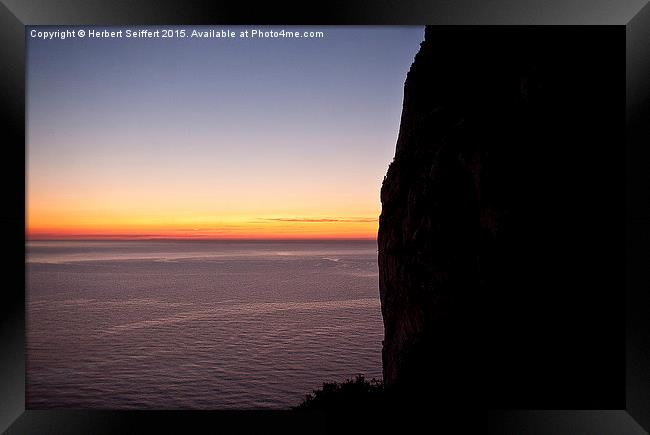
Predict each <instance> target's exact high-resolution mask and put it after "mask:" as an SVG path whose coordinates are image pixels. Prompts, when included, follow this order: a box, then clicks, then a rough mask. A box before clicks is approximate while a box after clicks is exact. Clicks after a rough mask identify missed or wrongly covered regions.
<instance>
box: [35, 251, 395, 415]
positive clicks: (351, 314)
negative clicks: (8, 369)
mask: <svg viewBox="0 0 650 435" xmlns="http://www.w3.org/2000/svg"><path fill="white" fill-rule="evenodd" d="M26 260H27V265H26V270H27V275H26V307H27V314H26V316H27V319H26V323H27V324H26V331H27V337H26V338H27V354H26V359H27V365H26V369H27V385H26V388H27V393H26V396H27V398H26V400H27V407H28V408H31V409H40V408H99V409H109V408H110V409H131V408H134V409H136V408H137V409H143V408H146V409H175V408H182V409H187V408H194V409H260V408H271V409H282V408H289V407H291V406H295V405H298V404H299V403H300V402H301V401H302V400H303V399H304V396H305V394H307V393H310V392H311V391H312V390H313V389H316V388H319V387H320V386H321V385H322V383H323V382H325V381H343V380H345V379H346V378H349V377H353V376H355V375H356V374H358V373H362V374H364V375H365V376H366V377H367V378H373V377H375V378H378V379H380V378H381V340H382V338H383V324H382V319H381V310H380V303H379V292H378V289H377V288H378V287H377V283H378V273H377V248H376V242H374V241H324V242H306V241H289V242H258V241H155V240H154V241H65V242H63V241H47V242H37V241H30V242H28V244H27V259H26Z"/></svg>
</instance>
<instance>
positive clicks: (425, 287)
mask: <svg viewBox="0 0 650 435" xmlns="http://www.w3.org/2000/svg"><path fill="white" fill-rule="evenodd" d="M611 34H612V33H611V32H610V33H606V32H605V31H599V30H596V29H593V28H591V29H587V30H584V31H581V30H576V29H575V28H574V29H566V30H563V29H559V28H546V29H533V28H525V29H524V28H516V27H515V28H494V27H492V28H489V27H488V28H476V27H473V28H464V27H460V28H459V27H456V28H449V27H427V28H426V30H425V38H424V41H423V42H422V44H421V48H420V50H419V52H418V54H417V55H416V57H415V61H414V62H413V65H412V66H411V69H410V71H409V73H408V76H407V79H406V82H405V86H404V100H403V112H402V118H401V124H400V130H399V136H398V140H397V146H396V151H395V158H394V161H393V162H392V163H391V165H390V167H389V169H388V172H387V174H386V177H385V179H384V182H383V185H382V189H381V203H382V213H381V216H380V220H379V234H378V248H379V254H378V258H379V288H380V296H381V304H382V314H383V318H384V329H385V338H384V343H383V371H384V373H383V375H384V383H385V387H386V390H387V391H393V392H399V391H407V392H408V393H409V394H406V395H404V397H414V395H415V396H417V395H418V394H420V393H421V394H426V396H427V398H428V400H434V401H437V402H439V403H442V404H449V405H451V406H458V403H459V401H463V402H467V401H468V400H469V401H472V400H477V401H478V400H482V399H481V396H482V395H483V394H484V392H485V391H487V392H488V393H487V394H489V395H491V397H492V399H494V400H495V402H496V403H497V404H498V405H500V406H503V407H507V406H509V404H510V402H509V401H510V400H512V401H513V402H512V403H515V401H516V406H521V404H522V403H528V404H529V405H530V406H531V407H535V406H539V405H540V403H541V402H543V400H544V399H545V398H548V397H551V396H553V397H556V396H557V395H558V392H559V394H560V395H561V394H563V393H562V391H566V386H567V385H569V386H570V388H571V391H572V392H573V394H574V395H573V396H571V394H569V395H568V396H566V397H567V403H573V402H571V400H572V399H573V398H577V397H578V396H577V395H580V397H581V398H586V397H590V398H591V399H592V401H593V400H595V401H594V404H601V405H602V404H603V403H605V402H606V401H607V400H608V399H603V400H605V402H598V400H597V398H605V397H606V395H608V394H611V393H612V391H615V390H616V388H617V387H616V386H615V384H616V383H617V382H618V381H620V379H618V378H616V376H618V375H613V376H614V377H611V376H610V377H608V376H605V377H603V373H614V372H613V371H612V369H613V368H615V367H617V365H618V364H619V363H620V360H619V357H614V356H612V355H613V354H612V353H611V352H610V351H611V350H612V348H613V346H615V339H614V338H612V337H613V334H615V332H614V331H615V330H617V329H611V328H617V327H620V326H616V327H614V326H613V325H614V324H615V323H614V319H613V318H608V317H607V316H606V315H605V314H604V311H603V310H604V309H605V308H606V307H607V306H608V304H618V303H619V302H620V301H618V300H616V299H614V298H611V296H610V295H607V294H605V293H603V292H601V291H599V290H595V289H597V288H600V285H605V286H606V285H608V284H612V283H613V282H614V281H613V280H615V279H616V280H618V279H620V276H616V277H615V274H614V273H613V272H614V271H613V270H612V267H613V266H614V264H613V263H612V261H611V256H608V255H607V254H606V253H605V251H604V250H603V249H604V248H608V247H611V246H612V244H614V243H616V241H615V239H614V238H612V237H615V236H610V234H609V233H608V234H604V232H603V231H602V228H603V227H604V226H605V227H606V226H610V225H613V224H616V223H617V222H616V221H615V216H614V214H613V213H611V212H607V211H606V210H605V209H604V208H605V207H607V206H606V205H605V204H608V201H611V200H612V198H614V196H612V192H611V190H612V189H615V184H613V183H614V182H612V181H611V180H612V177H615V176H618V175H620V174H619V173H618V172H617V170H618V169H617V166H616V165H618V164H619V163H620V161H618V160H617V159H618V158H619V157H620V156H619V155H618V154H617V153H616V152H615V151H614V150H613V149H612V147H613V146H614V144H615V143H616V141H617V140H620V136H617V135H618V134H619V131H620V130H619V127H621V126H622V118H621V119H620V120H619V119H618V118H617V116H619V115H620V113H619V111H620V109H621V107H622V106H621V107H618V106H617V105H616V103H617V102H619V103H623V102H624V101H623V100H622V99H621V97H620V91H621V90H622V88H621V84H620V82H617V81H616V78H617V77H619V76H618V75H619V74H620V75H621V76H620V78H621V79H623V77H624V75H623V74H624V70H622V69H621V68H620V66H618V67H614V66H611V65H610V64H606V63H604V62H603V61H602V59H611V58H612V53H613V48H612V47H613V44H614V42H620V41H618V40H616V41H612V40H611ZM608 38H609V39H608ZM600 54H602V55H603V56H602V57H601V56H600ZM621 65H623V63H621ZM617 83H619V84H617ZM619 100H620V101H619ZM607 147H610V149H609V151H608V148H607ZM609 159H611V160H609ZM603 164H605V165H606V166H604V167H603ZM617 183H618V182H617ZM618 185H620V183H619V184H616V186H618ZM617 194H620V192H619V193H617ZM610 203H611V202H610ZM599 269H600V270H601V273H600V274H598V273H595V271H597V270H599ZM619 320H620V318H619ZM583 327H584V328H587V329H588V330H589V333H586V332H585V330H583V329H581V328H583ZM589 328H591V329H589ZM576 331H578V332H576ZM576 343H579V348H576ZM598 376H601V378H599V379H600V381H601V382H603V383H601V384H600V385H598V384H594V382H593V379H596V378H598ZM486 379H487V381H486ZM485 382H487V384H486V383H485ZM603 384H605V385H603ZM563 388H564V390H563ZM607 397H612V396H611V395H610V396H607ZM495 398H496V399H495ZM595 398H596V399H595ZM576 403H578V402H576ZM582 403H584V402H582ZM607 403H609V404H610V405H611V402H607ZM542 405H543V404H542ZM580 406H583V405H580Z"/></svg>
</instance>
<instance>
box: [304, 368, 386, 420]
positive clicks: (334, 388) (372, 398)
mask: <svg viewBox="0 0 650 435" xmlns="http://www.w3.org/2000/svg"><path fill="white" fill-rule="evenodd" d="M384 400H385V397H384V384H383V382H382V381H381V380H378V379H375V378H373V379H371V380H370V381H368V380H367V379H366V378H365V376H364V375H362V374H358V375H357V376H356V378H355V379H347V380H345V381H344V382H340V383H339V382H324V383H323V388H321V389H319V390H314V392H313V394H307V395H306V396H305V400H304V401H303V402H302V403H301V404H300V405H298V406H297V407H295V408H293V409H294V410H297V411H343V410H352V409H356V410H358V409H359V408H364V409H368V408H377V407H379V406H381V405H382V404H383V403H384Z"/></svg>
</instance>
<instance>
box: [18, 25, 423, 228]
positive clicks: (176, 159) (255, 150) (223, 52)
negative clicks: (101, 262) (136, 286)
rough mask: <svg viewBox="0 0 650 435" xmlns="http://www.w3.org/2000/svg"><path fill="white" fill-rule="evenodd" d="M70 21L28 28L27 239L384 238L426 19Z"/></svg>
mask: <svg viewBox="0 0 650 435" xmlns="http://www.w3.org/2000/svg"><path fill="white" fill-rule="evenodd" d="M65 28H66V27H59V26H57V27H44V26H40V27H30V28H28V31H27V34H28V36H27V144H26V159H27V171H26V174H27V175H26V178H27V179H26V191H27V194H26V196H27V197H26V213H27V228H26V230H27V237H28V239H32V240H36V239H84V238H89V239H96V238H126V239H130V238H227V239H237V238H246V239H251V238H254V239H285V238H287V239H288V238H290V239H296V238H297V239H300V238H305V239H313V238H319V239H320V238H333V239H337V238H375V237H376V234H377V228H378V216H379V214H380V212H381V203H380V199H379V190H380V187H381V182H382V180H383V177H384V175H385V173H386V169H387V168H388V165H389V163H390V161H391V160H392V158H393V155H394V152H395V143H396V141H397V134H398V131H399V121H400V115H401V109H402V97H403V86H404V80H405V78H406V74H407V72H408V70H409V68H410V65H411V63H412V62H413V58H414V56H415V53H416V52H417V50H418V49H419V44H420V42H421V41H422V39H423V36H424V29H423V27H413V26H411V27H373V26H363V27H343V26H340V27H309V28H303V27H290V26H287V27H278V26H274V27H271V28H264V27H258V26H252V27H249V26H246V27H234V26H230V27H221V26H219V27H214V26H211V27H204V26H191V27H190V26H185V27H184V28H185V29H188V33H189V32H190V31H191V29H197V30H203V31H205V30H207V29H215V30H232V31H234V32H236V34H237V35H238V34H239V32H240V31H242V30H252V29H261V30H269V29H274V30H280V29H283V28H284V29H285V30H291V31H296V30H298V31H304V30H310V31H322V32H323V33H324V37H322V38H309V39H308V38H300V39H286V38H262V39H258V38H250V37H249V38H239V37H235V38H126V37H123V38H112V39H93V38H88V37H85V38H79V37H74V38H72V37H69V38H66V39H63V40H62V39H51V40H47V39H41V38H37V37H34V38H32V37H30V30H31V29H35V30H38V31H43V30H47V31H55V30H61V29H65ZM142 28H147V29H150V30H156V29H161V28H160V27H156V26H147V27H141V26H140V27H123V28H108V29H111V30H119V29H123V30H125V29H136V30H137V29H142ZM180 28H181V27H175V29H180ZM68 29H72V30H79V29H85V30H87V29H89V28H88V27H77V26H75V27H68ZM98 29H104V28H95V30H98Z"/></svg>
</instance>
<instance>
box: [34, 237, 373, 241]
mask: <svg viewBox="0 0 650 435" xmlns="http://www.w3.org/2000/svg"><path fill="white" fill-rule="evenodd" d="M140 240H141V241H223V242H249V241H264V242H285V241H286V242H292V241H318V242H323V241H371V240H373V241H376V240H377V236H374V237H289V238H287V237H241V238H233V237H150V236H143V237H110V236H108V237H96V236H95V237H66V238H60V237H59V238H29V237H25V242H71V241H77V242H100V241H118V242H133V241H140Z"/></svg>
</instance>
